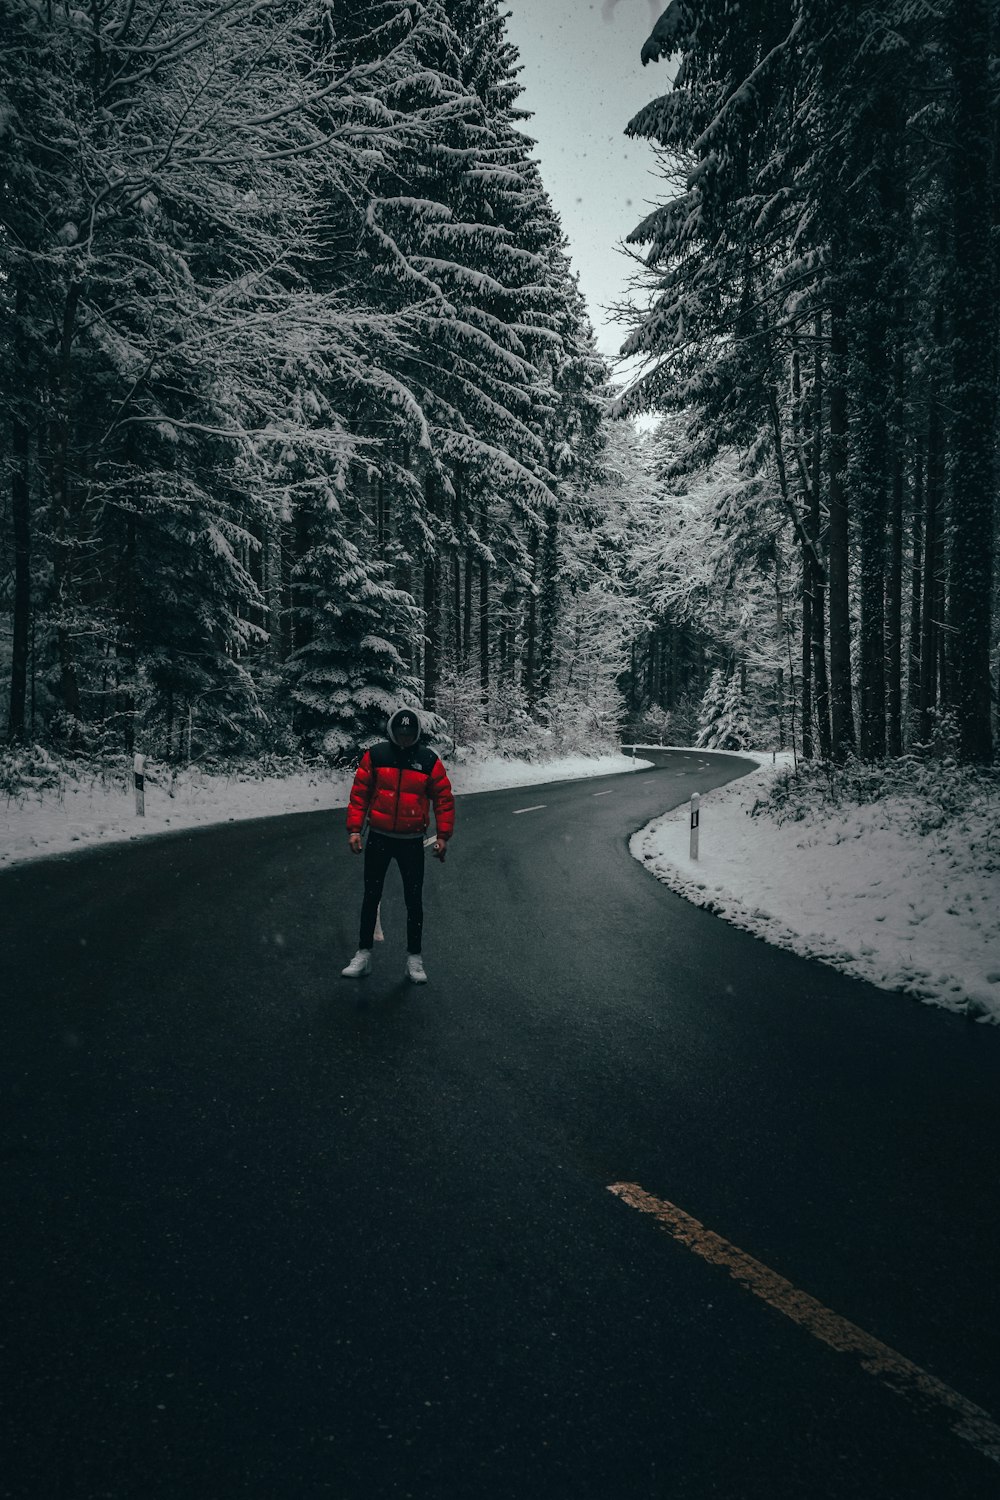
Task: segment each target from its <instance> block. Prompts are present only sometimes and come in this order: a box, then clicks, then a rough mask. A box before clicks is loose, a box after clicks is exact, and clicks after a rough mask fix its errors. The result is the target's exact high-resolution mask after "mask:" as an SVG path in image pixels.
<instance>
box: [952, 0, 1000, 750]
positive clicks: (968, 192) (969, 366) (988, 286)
mask: <svg viewBox="0 0 1000 1500" xmlns="http://www.w3.org/2000/svg"><path fill="white" fill-rule="evenodd" d="M994 9H995V7H994V6H993V4H991V0H953V3H952V5H951V13H950V18H949V30H950V43H951V62H952V70H953V77H954V90H955V109H954V130H955V150H954V152H953V155H952V164H951V171H952V182H953V191H954V199H953V215H954V217H953V234H954V265H953V273H952V278H951V288H950V291H951V297H950V301H951V325H952V350H953V363H952V390H951V399H950V401H949V407H950V410H951V431H950V439H951V441H950V445H949V458H950V464H949V470H950V479H951V557H950V574H949V587H948V605H949V624H950V626H951V629H952V633H953V649H952V651H951V653H950V656H951V674H950V675H951V677H952V681H951V684H950V699H951V702H952V704H953V705H954V708H955V712H956V715H957V718H958V732H959V751H960V754H961V756H962V759H963V760H965V761H973V762H984V763H985V762H988V761H991V760H992V758H993V733H992V727H991V722H990V713H991V691H990V644H991V629H992V596H993V554H994V531H995V526H996V519H995V503H996V467H995V459H996V427H995V422H996V392H995V384H994V380H995V369H996V348H995V341H996V336H997V288H996V285H995V281H994V277H993V253H992V236H993V234H994V179H993V100H992V92H991V88H992V85H991V78H990V61H991V57H992V55H993V48H992V45H991V42H992V37H991V29H992V28H991V21H992V13H993V10H994Z"/></svg>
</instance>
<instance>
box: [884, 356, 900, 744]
mask: <svg viewBox="0 0 1000 1500" xmlns="http://www.w3.org/2000/svg"><path fill="white" fill-rule="evenodd" d="M897 358H898V360H899V362H900V363H902V356H901V355H898V356H897ZM896 436H897V441H896V443H895V444H894V448H893V453H892V459H891V465H892V474H891V490H890V504H889V538H888V540H889V568H888V573H887V577H886V596H885V608H886V638H885V647H886V679H887V680H886V733H887V749H888V752H889V754H890V755H892V756H900V755H902V753H903V455H902V452H901V449H900V447H899V441H900V440H901V433H900V432H899V430H898V429H897V434H896Z"/></svg>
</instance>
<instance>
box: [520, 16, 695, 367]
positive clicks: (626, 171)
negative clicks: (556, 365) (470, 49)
mask: <svg viewBox="0 0 1000 1500" xmlns="http://www.w3.org/2000/svg"><path fill="white" fill-rule="evenodd" d="M665 3H666V0H507V6H508V8H509V10H510V12H511V18H510V20H509V21H508V23H507V25H508V35H509V36H510V39H511V41H512V42H513V43H514V45H515V46H516V47H517V48H518V50H519V52H520V54H521V62H522V65H523V71H522V73H521V78H520V81H521V83H522V84H523V86H524V94H523V95H522V98H521V100H520V104H521V106H522V107H523V108H524V109H530V110H531V111H532V112H533V114H534V119H533V120H531V121H530V122H528V123H527V124H526V125H525V126H524V127H523V128H524V130H525V132H526V133H527V134H528V135H531V136H532V137H534V138H535V139H536V140H537V142H538V146H537V149H536V152H535V155H536V156H537V158H538V161H539V163H540V165H541V169H542V176H543V178H544V181H545V185H546V187H547V188H548V191H549V195H550V197H551V198H552V201H553V203H554V204H555V207H556V209H557V211H558V213H559V217H560V219H561V220H562V226H563V231H564V233H565V235H566V237H567V239H568V240H569V247H570V253H571V255H572V259H573V266H574V268H575V270H576V271H577V272H578V274H579V277H580V285H581V287H582V289H583V293H584V296H585V297H586V299H587V304H588V306H589V308H590V315H591V318H592V320H593V324H594V331H595V333H596V335H597V342H598V345H599V347H600V349H601V351H602V352H603V353H604V354H607V355H614V354H617V352H618V348H619V346H620V344H621V341H622V338H623V336H624V334H623V330H622V329H621V328H620V327H619V326H618V325H615V324H613V323H612V322H611V321H610V318H609V317H608V316H607V314H606V313H605V312H604V307H605V306H606V305H607V304H609V303H611V302H614V301H616V300H618V299H620V298H621V297H623V296H624V295H625V290H626V284H627V281H628V278H629V275H630V273H631V265H630V262H629V261H628V260H627V259H626V258H625V257H624V256H623V255H622V254H621V253H620V252H619V251H618V250H616V248H615V246H616V244H617V243H618V242H619V241H620V240H622V239H624V238H625V236H626V235H627V234H628V233H629V232H630V230H632V229H634V228H635V226H636V224H638V222H639V220H640V219H641V218H642V217H643V215H644V214H645V212H646V209H647V205H648V204H649V203H650V202H651V201H654V200H655V197H656V189H657V180H656V178H655V176H654V175H653V168H654V158H653V152H652V149H651V147H650V146H649V145H648V144H647V142H645V141H631V140H629V139H628V138H627V137H626V136H625V135H624V133H623V132H624V130H625V126H626V125H627V124H628V122H629V120H630V119H631V118H632V116H633V115H634V114H635V113H636V111H637V110H639V109H640V108H641V107H642V105H643V104H645V103H647V102H648V101H649V100H650V99H654V98H656V97H657V96H658V95H660V94H662V93H664V92H666V89H667V85H668V77H669V75H668V73H667V70H666V68H665V66H664V64H663V63H659V64H657V65H655V66H653V65H650V66H649V67H647V68H644V67H643V66H642V64H641V62H640V61H639V53H640V50H641V48H642V44H643V42H644V41H645V40H646V37H647V36H648V35H649V33H650V31H651V29H652V26H653V22H654V21H655V20H656V19H657V17H658V16H659V15H660V13H661V11H662V10H663V9H664V7H665Z"/></svg>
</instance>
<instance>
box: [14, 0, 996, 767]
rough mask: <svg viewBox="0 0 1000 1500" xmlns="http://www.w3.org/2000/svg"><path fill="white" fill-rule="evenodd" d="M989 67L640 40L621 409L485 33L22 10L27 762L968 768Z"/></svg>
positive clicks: (991, 467)
mask: <svg viewBox="0 0 1000 1500" xmlns="http://www.w3.org/2000/svg"><path fill="white" fill-rule="evenodd" d="M996 31H997V17H996V6H995V5H994V4H993V3H992V0H963V3H958V0H892V3H883V4H880V5H870V4H866V5H861V4H857V3H851V4H846V5H845V4H843V3H838V4H832V3H830V0H787V3H785V0H767V3H762V4H759V5H755V6H753V7H746V6H739V5H737V4H735V3H726V4H721V5H720V4H718V3H717V0H714V3H708V0H674V3H673V4H671V5H670V6H669V7H668V8H667V10H666V11H665V12H664V14H663V16H662V17H661V18H660V20H659V22H658V23H657V25H656V27H655V29H654V31H653V34H652V36H650V37H649V39H648V41H647V42H646V44H645V47H644V48H643V47H642V30H641V28H640V30H639V31H637V36H636V67H637V69H638V68H639V67H640V51H641V62H645V63H652V62H656V61H657V60H660V59H662V60H663V61H662V62H661V69H662V68H663V64H664V63H666V64H667V65H668V66H669V70H670V71H669V72H667V73H666V75H665V76H664V75H663V74H662V72H661V75H660V77H659V78H658V77H657V75H656V73H655V70H651V71H650V73H649V79H650V94H651V95H652V94H654V92H656V91H657V87H659V89H660V91H661V92H662V96H661V97H657V98H651V101H650V103H649V105H648V106H647V107H646V108H645V109H644V110H642V112H641V113H640V114H639V115H638V116H636V118H634V119H633V120H632V121H631V122H629V121H628V120H625V119H623V120H620V121H614V122H611V124H612V127H613V128H614V129H620V130H623V131H624V130H625V129H627V130H628V132H629V133H630V134H631V135H633V136H637V137H642V138H645V139H647V140H648V141H649V142H650V165H651V170H653V171H654V172H655V175H653V176H651V178H650V182H651V189H650V196H651V198H653V197H654V196H655V197H656V199H657V202H656V203H655V206H653V207H652V208H651V211H650V212H649V213H648V215H647V216H646V217H645V218H644V220H643V222H642V223H641V224H640V225H638V227H635V226H633V225H628V224H623V225H622V235H623V237H626V236H627V237H628V243H629V245H630V247H631V254H632V255H633V257H634V263H635V278H634V296H633V298H632V302H631V305H630V306H629V307H627V308H624V309H622V318H623V323H624V324H625V325H626V326H625V327H623V338H624V339H625V343H624V352H625V353H627V354H630V355H633V356H639V357H640V359H641V365H640V368H639V373H638V374H634V375H633V377H632V379H631V384H629V385H628V386H627V388H623V387H622V385H621V384H620V383H618V384H616V383H615V377H614V372H613V371H612V370H611V369H609V368H608V365H607V363H606V362H605V361H603V360H602V359H601V358H600V357H599V355H598V353H597V350H596V344H595V340H594V336H593V333H592V330H591V327H590V324H589V321H588V315H587V310H586V306H585V303H584V300H583V296H582V294H581V292H580V289H579V286H578V283H577V281H576V278H575V275H574V271H573V265H572V247H571V246H569V245H568V244H567V243H566V241H565V239H564V236H563V233H562V230H561V226H560V222H559V218H558V215H557V213H556V211H555V209H554V207H553V205H552V202H551V200H550V198H549V196H548V194H547V192H546V189H545V186H544V180H543V179H544V161H543V162H542V164H541V166H539V164H538V162H537V161H536V160H535V159H534V156H533V146H532V141H531V138H530V118H529V117H528V116H527V115H526V114H525V112H524V111H523V110H522V109H520V108H519V104H518V100H519V96H520V92H521V90H520V86H519V83H518V68H519V61H518V56H517V53H516V50H515V49H514V48H513V46H512V45H511V44H510V43H509V41H508V40H507V38H506V34H505V21H504V11H503V7H502V4H501V3H500V0H405V3H404V0H365V3H360V0H298V3H295V4H289V3H287V0H168V3H162V0H78V3H74V4H72V5H70V4H68V3H64V0H0V133H2V139H3V169H2V180H0V201H2V209H0V254H2V278H0V308H2V334H0V337H2V342H3V363H2V375H0V421H2V423H3V428H4V434H3V439H4V440H3V445H2V463H3V479H2V494H0V655H2V666H3V684H2V693H3V700H4V701H3V703H2V704H0V708H2V709H3V710H4V712H5V718H6V725H7V735H8V739H9V740H10V741H11V742H12V743H13V744H15V745H17V744H30V743H39V744H42V745H45V746H48V747H49V748H50V749H52V750H54V751H61V752H63V753H65V754H73V755H77V756H81V755H82V756H92V757H100V756H107V755H113V754H123V753H131V752H132V751H133V750H136V749H142V750H143V751H146V752H148V753H150V754H153V755H156V756H158V757H161V758H163V759H164V760H170V761H191V760H192V759H198V758H205V757H221V758H236V759H240V758H242V759H248V760H254V759H256V760H258V761H259V760H261V759H262V758H266V757H268V756H306V757H316V758H320V759H323V760H326V761H327V762H329V763H331V764H344V763H347V762H349V761H350V760H351V759H353V758H354V757H355V756H356V754H357V752H358V749H359V748H360V747H362V746H364V745H365V744H367V743H370V742H371V741H372V740H373V739H375V738H377V737H378V736H379V735H380V734H381V732H382V727H383V725H384V722H385V718H386V716H387V713H388V712H389V711H390V710H391V709H392V708H393V707H394V706H396V705H397V704H398V703H400V702H407V703H411V704H413V705H414V706H421V707H422V708H423V709H424V710H425V711H426V712H427V714H428V718H429V720H430V722H431V723H432V724H434V725H436V726H437V728H438V730H439V732H440V733H442V734H445V735H447V736H448V737H449V738H450V741H451V743H452V745H453V746H454V747H458V746H459V745H461V746H465V747H472V748H473V749H474V748H475V747H477V746H488V747H490V748H492V749H494V750H496V749H498V748H499V749H501V750H502V751H503V752H504V753H507V754H520V755H527V756H536V755H540V754H544V753H546V752H547V751H548V750H550V749H551V750H555V749H567V748H568V749H580V748H586V747H592V746H599V745H605V746H607V745H611V744H614V743H616V742H617V741H618V739H619V737H620V736H621V735H622V734H623V733H624V734H628V735H632V736H641V737H644V738H649V737H652V738H653V739H655V740H656V741H657V742H660V741H662V742H667V741H670V740H672V741H674V742H684V743H692V742H694V741H695V740H697V742H698V743H701V744H703V745H710V746H718V747H721V748H742V747H745V746H749V745H751V744H755V745H756V746H758V747H776V748H782V747H785V746H791V747H792V748H794V749H795V751H796V752H797V754H799V755H801V756H804V757H805V758H810V757H823V758H833V759H843V758H845V757H847V756H849V755H851V754H853V753H857V754H859V755H860V756H861V757H863V758H865V759H868V760H879V759H882V758H884V757H886V756H887V755H888V756H899V755H900V754H902V753H903V752H904V750H915V749H919V748H920V747H934V746H941V745H946V746H947V747H948V749H949V751H950V752H951V753H954V754H955V755H957V756H958V758H960V759H962V760H964V761H967V762H972V763H985V762H988V761H989V760H990V759H991V757H992V745H993V725H992V721H993V718H994V717H995V703H996V697H995V690H994V687H993V683H995V681H996V666H997V659H996V657H997V652H996V634H995V621H996V619H997V610H996V608H995V604H996V579H995V555H996V548H995V528H996V501H995V495H996V446H997V445H996V427H997V380H998V350H997V334H998V319H997V286H998V269H1000V268H998V245H997V239H996V234H995V227H994V219H995V199H996V178H997V171H998V160H1000V135H998V128H997V119H998V112H997V107H996V105H997V97H996V90H997V83H996V78H997V57H996V42H997V36H996ZM639 415H646V416H648V417H651V418H652V419H653V423H652V424H651V425H652V430H651V431H643V432H639V431H637V429H636V427H635V425H634V422H633V420H632V419H633V418H635V417H637V416H639Z"/></svg>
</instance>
